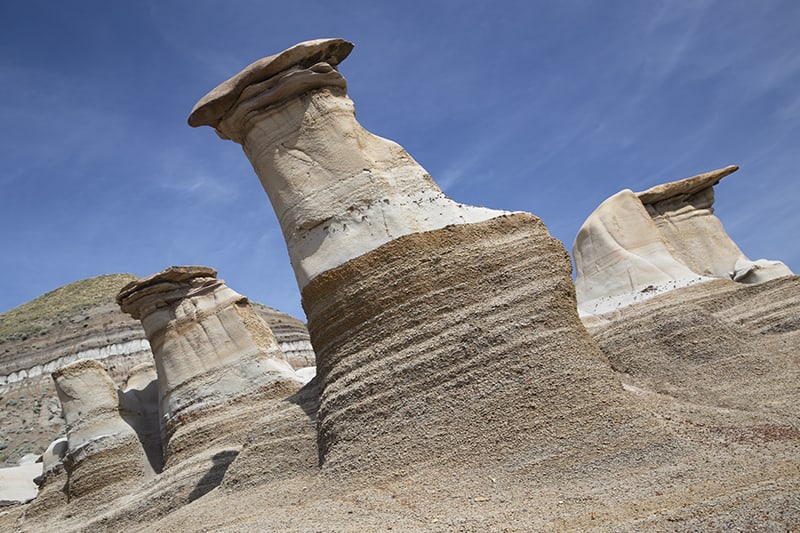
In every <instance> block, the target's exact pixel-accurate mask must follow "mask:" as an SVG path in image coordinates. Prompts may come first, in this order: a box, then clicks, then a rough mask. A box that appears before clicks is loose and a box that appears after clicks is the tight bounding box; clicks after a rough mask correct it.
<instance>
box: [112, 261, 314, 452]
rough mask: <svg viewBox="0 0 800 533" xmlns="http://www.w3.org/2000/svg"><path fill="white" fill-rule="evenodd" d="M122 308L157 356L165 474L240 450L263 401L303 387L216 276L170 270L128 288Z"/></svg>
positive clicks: (244, 304)
mask: <svg viewBox="0 0 800 533" xmlns="http://www.w3.org/2000/svg"><path fill="white" fill-rule="evenodd" d="M117 301H118V302H119V304H120V307H121V308H122V310H123V311H125V312H127V313H129V314H130V315H131V316H133V317H134V318H137V319H139V320H141V321H142V325H143V326H144V330H145V332H146V334H147V338H148V340H149V341H150V345H151V347H152V350H153V356H154V359H155V363H156V368H157V370H158V384H159V385H158V387H159V394H158V395H159V404H160V412H161V417H162V430H163V431H164V440H165V461H166V467H169V466H170V465H172V464H175V463H176V462H180V461H181V460H183V459H185V458H187V457H191V456H192V455H193V454H197V453H199V452H201V451H206V452H208V453H212V452H213V451H214V450H217V451H219V450H220V449H230V448H231V447H234V448H235V447H237V446H240V445H241V444H242V442H243V440H244V435H245V434H246V433H247V432H248V431H249V430H250V429H251V426H252V424H253V422H254V421H255V420H256V419H257V417H258V416H259V413H260V411H259V402H260V401H263V400H264V399H265V398H284V397H286V396H288V395H290V394H292V393H293V392H295V391H297V390H298V389H299V388H300V386H301V385H302V382H301V380H300V379H299V378H298V377H297V375H296V373H295V372H294V370H292V368H291V366H289V364H288V363H287V362H286V358H285V357H284V355H283V353H282V352H281V350H280V348H279V347H278V344H277V341H276V340H275V337H274V336H273V335H272V332H271V331H270V329H269V327H268V326H267V324H266V323H265V322H264V321H263V320H262V319H261V318H260V317H259V316H258V315H257V314H256V312H255V311H254V310H253V309H252V307H251V306H250V303H249V302H248V301H247V298H245V297H244V296H242V295H241V294H239V293H237V292H235V291H233V290H231V289H230V288H228V287H227V286H226V285H225V282H224V281H223V280H220V279H217V277H216V271H215V270H214V269H211V268H207V267H171V268H168V269H166V270H164V271H162V272H159V273H158V274H155V275H153V276H150V277H149V278H145V279H143V280H140V281H136V282H133V283H131V284H129V285H127V286H125V287H124V288H123V289H122V290H121V291H120V293H119V295H118V297H117ZM226 409H227V410H226ZM232 457H233V455H231V458H232Z"/></svg>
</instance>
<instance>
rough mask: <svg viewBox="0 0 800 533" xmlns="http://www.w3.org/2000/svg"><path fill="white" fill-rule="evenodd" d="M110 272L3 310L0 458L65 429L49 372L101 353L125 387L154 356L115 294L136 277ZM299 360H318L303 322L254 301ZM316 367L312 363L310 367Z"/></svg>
mask: <svg viewBox="0 0 800 533" xmlns="http://www.w3.org/2000/svg"><path fill="white" fill-rule="evenodd" d="M137 279H138V278H137V277H136V276H133V275H131V274H113V275H105V276H99V277H96V278H90V279H86V280H81V281H77V282H75V283H71V284H69V285H67V286H64V287H60V288H58V289H55V290H53V291H51V292H49V293H48V294H45V295H43V296H41V297H39V298H36V299H35V300H33V301H31V302H28V303H27V304H23V305H21V306H19V307H17V308H15V309H11V310H9V311H6V312H4V313H0V465H2V464H5V465H7V466H13V465H16V462H17V461H18V460H19V459H20V458H21V457H22V456H23V455H24V454H26V453H37V454H38V453H42V452H43V451H44V450H45V449H46V448H47V446H48V444H49V443H50V442H52V441H53V440H54V439H55V438H56V437H58V436H61V435H64V423H63V419H62V417H61V406H60V403H59V401H58V397H57V395H56V391H55V387H54V384H53V380H52V379H51V377H50V373H51V372H53V371H54V370H56V369H57V368H59V367H61V366H64V365H67V364H69V363H70V362H74V361H77V360H79V359H85V358H89V359H97V360H99V361H102V362H103V364H104V365H105V366H106V368H107V370H108V373H109V375H110V376H111V378H112V379H113V380H114V382H115V383H116V384H117V385H118V386H120V387H122V388H124V383H125V380H126V379H127V378H128V376H129V374H130V372H131V371H132V370H133V369H134V368H135V367H136V366H137V365H141V364H147V363H149V364H153V354H152V352H151V351H150V345H149V343H148V342H147V337H146V335H145V332H144V329H143V328H142V325H141V323H140V322H139V321H138V320H135V319H133V318H131V317H130V316H129V315H127V314H126V313H123V312H122V311H121V310H120V308H119V305H117V303H116V301H115V298H116V295H117V293H118V292H119V290H120V289H121V288H122V287H123V286H124V285H126V284H127V283H130V282H131V281H134V280H137ZM252 305H253V309H254V310H255V311H256V313H257V314H258V315H259V316H260V317H261V318H263V319H264V320H265V321H266V322H267V324H268V325H269V326H270V329H271V330H272V331H273V333H274V334H275V338H276V339H277V341H278V344H279V346H280V348H281V351H283V352H284V354H286V357H287V359H288V361H289V363H290V364H291V365H292V366H293V367H294V368H305V367H313V365H314V364H315V362H314V350H313V348H312V347H311V342H310V339H309V335H308V330H307V329H306V327H305V324H304V323H303V322H302V321H300V320H298V319H296V318H294V317H291V316H289V315H287V314H285V313H281V312H280V311H277V310H276V309H272V308H270V307H267V306H265V305H262V304H258V303H255V302H253V303H252ZM311 370H313V368H312V369H311Z"/></svg>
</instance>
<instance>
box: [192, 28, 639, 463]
mask: <svg viewBox="0 0 800 533" xmlns="http://www.w3.org/2000/svg"><path fill="white" fill-rule="evenodd" d="M351 47H352V45H350V44H349V43H347V42H345V41H342V40H340V39H328V40H320V41H309V42H306V43H301V44H299V45H296V46H294V47H292V48H289V49H288V50H286V51H284V52H282V53H280V54H277V55H274V56H271V57H268V58H265V59H262V60H259V61H257V62H255V63H253V64H252V65H250V66H249V67H247V68H245V69H244V70H243V71H242V72H241V73H239V74H238V75H236V76H234V77H233V78H231V79H230V80H228V81H226V82H224V83H223V84H221V85H220V86H219V87H217V88H216V89H214V90H213V91H212V92H211V93H209V94H208V95H207V96H206V97H204V98H203V99H201V100H200V102H198V104H197V105H196V106H195V108H194V110H193V112H192V115H191V116H190V118H189V123H190V124H191V125H193V126H198V125H210V126H212V127H214V128H215V129H216V130H217V133H218V134H219V135H220V136H221V137H223V138H227V139H232V140H234V141H236V142H239V143H241V144H242V146H243V148H244V151H245V153H246V154H247V156H248V158H249V159H250V161H251V163H252V165H253V168H254V169H255V171H256V173H257V174H258V176H259V179H260V180H261V183H262V185H263V186H264V189H265V190H266V191H267V194H268V195H269V197H270V200H271V202H272V205H273V208H274V209H275V213H276V215H277V217H278V220H279V222H280V224H281V227H282V229H283V233H284V237H285V239H286V244H287V248H288V250H289V255H290V258H291V260H292V265H293V267H294V271H295V275H296V277H297V280H298V284H299V286H300V289H301V292H302V297H303V306H304V309H305V310H306V314H307V316H308V320H309V331H310V333H311V338H312V343H313V344H314V348H315V351H316V353H317V381H318V385H319V387H320V405H319V411H318V413H317V415H318V428H319V433H318V444H319V448H320V458H321V460H322V462H323V465H324V468H325V470H326V471H327V472H330V473H334V472H336V473H344V472H355V471H364V470H384V471H390V470H393V469H396V468H402V467H405V466H407V465H410V464H417V465H418V464H420V463H426V462H440V463H449V464H452V463H451V462H452V461H455V462H457V463H458V462H460V463H465V462H470V461H475V462H485V463H491V462H492V461H507V460H509V457H512V456H516V457H517V459H519V458H520V457H528V458H531V457H533V455H535V454H539V453H557V452H558V450H563V449H564V448H565V442H567V441H562V440H560V439H564V438H567V439H569V438H570V437H575V438H574V440H572V441H570V442H573V443H575V445H578V443H580V445H584V444H585V445H590V444H587V443H592V442H595V441H596V439H598V438H600V437H599V436H600V435H604V437H603V438H608V439H610V440H611V441H614V440H615V439H618V438H621V436H623V435H624V434H625V433H626V432H627V431H629V429H630V428H631V427H633V426H635V425H636V423H635V422H634V421H633V416H632V413H631V412H630V411H628V410H626V408H624V407H622V401H621V387H620V385H619V383H618V382H617V381H616V380H615V379H614V377H613V376H612V373H611V371H610V369H609V368H608V366H607V364H606V363H605V361H604V359H603V357H602V355H601V354H600V353H599V350H598V349H597V347H596V346H595V345H594V343H593V342H592V341H591V339H590V338H589V337H588V335H587V334H586V332H585V330H584V329H583V326H582V325H581V323H580V321H579V319H578V315H577V312H576V311H575V299H574V288H573V285H572V281H571V279H570V270H571V268H570V262H569V257H568V255H567V253H566V251H565V250H564V248H563V246H561V244H560V243H558V241H556V240H555V239H553V238H552V237H551V236H550V235H549V233H548V232H547V229H546V228H545V226H544V224H542V223H541V221H540V220H539V219H538V218H536V217H534V216H532V215H529V214H525V213H518V214H510V213H507V212H503V211H495V210H491V209H486V208H482V207H473V206H466V205H461V204H458V203H456V202H454V201H452V200H450V199H449V198H447V197H445V196H444V194H443V193H442V191H441V190H440V189H439V187H438V186H436V184H435V183H434V182H433V180H432V179H431V178H430V176H429V175H428V174H427V172H426V171H425V170H424V169H423V168H422V167H421V166H419V165H418V164H417V163H416V162H415V161H414V160H413V159H412V158H411V156H409V155H408V153H406V151H405V150H403V149H402V147H400V146H399V145H397V144H396V143H394V142H392V141H388V140H386V139H382V138H380V137H377V136H375V135H373V134H371V133H369V132H368V131H366V130H364V129H363V128H362V127H361V125H360V124H359V123H358V122H357V121H356V119H355V114H354V107H353V103H352V101H351V100H350V99H349V98H347V95H346V90H345V83H344V79H343V78H342V77H341V75H340V74H339V73H338V71H337V65H338V64H339V62H340V61H341V60H343V59H344V58H345V57H346V55H347V54H348V53H349V52H350V49H351ZM511 419H513V422H509V420H511ZM556 434H557V435H558V436H555V435H556ZM579 435H580V436H579ZM568 447H569V446H566V448H568ZM522 461H523V462H524V461H525V459H523V460H522Z"/></svg>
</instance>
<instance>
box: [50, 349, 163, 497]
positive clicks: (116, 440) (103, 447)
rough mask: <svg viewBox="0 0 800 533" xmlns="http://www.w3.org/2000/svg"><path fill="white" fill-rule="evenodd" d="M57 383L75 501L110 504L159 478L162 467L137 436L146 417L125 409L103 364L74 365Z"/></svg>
mask: <svg viewBox="0 0 800 533" xmlns="http://www.w3.org/2000/svg"><path fill="white" fill-rule="evenodd" d="M53 380H54V381H55V384H56V391H57V392H58V397H59V400H60V401H61V409H62V412H63V415H64V420H65V422H66V426H67V453H66V455H65V457H64V459H63V461H64V466H65V467H66V472H67V495H68V498H69V499H70V500H72V499H76V498H84V497H87V496H88V497H90V498H91V499H93V500H94V499H97V500H99V501H101V502H105V501H108V500H111V499H113V498H114V497H115V496H117V495H119V494H122V493H124V492H125V491H129V490H131V487H132V486H135V485H138V484H139V483H140V482H141V481H142V480H143V479H145V478H147V477H152V476H153V475H154V474H155V472H156V470H158V469H159V468H160V464H158V463H156V464H151V462H150V457H148V455H147V454H146V453H145V450H144V448H143V443H142V441H141V439H140V437H139V435H138V434H137V431H136V427H137V426H139V427H140V426H141V425H142V422H140V420H139V419H140V418H141V413H140V412H137V411H129V410H127V409H125V407H124V406H121V405H120V391H119V389H118V388H117V386H116V385H115V384H114V381H113V380H112V379H111V377H110V376H109V375H108V373H107V372H106V369H105V367H104V366H103V365H102V364H101V363H99V362H98V361H95V360H92V359H82V360H80V361H76V362H74V363H70V364H69V365H67V366H65V367H62V368H60V369H58V370H57V371H55V372H54V373H53ZM84 505H87V504H86V503H84Z"/></svg>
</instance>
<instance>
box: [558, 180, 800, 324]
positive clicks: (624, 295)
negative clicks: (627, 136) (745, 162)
mask: <svg viewBox="0 0 800 533" xmlns="http://www.w3.org/2000/svg"><path fill="white" fill-rule="evenodd" d="M738 169H739V167H737V166H734V165H732V166H728V167H725V168H721V169H719V170H713V171H711V172H706V173H704V174H698V175H697V176H692V177H690V178H686V179H682V180H678V181H673V182H669V183H664V184H662V185H657V186H655V187H652V188H650V189H647V190H646V191H642V192H638V193H635V192H633V191H631V190H629V189H625V190H623V191H620V192H618V193H617V194H615V195H614V196H612V197H611V198H609V199H607V200H606V201H605V202H603V203H602V204H600V206H599V207H598V208H597V209H596V210H595V211H594V212H593V213H592V214H591V215H589V218H587V219H586V221H585V222H584V223H583V225H582V226H581V228H580V230H579V231H578V236H577V237H576V238H575V244H574V245H573V247H572V251H573V255H574V256H575V265H576V270H577V276H576V279H575V286H576V288H577V295H578V305H579V308H580V310H581V312H582V313H586V314H600V313H604V312H607V311H612V310H615V309H619V308H620V307H623V306H625V305H628V304H630V303H633V302H636V301H640V300H642V299H646V298H647V297H649V296H654V295H656V294H660V293H662V292H664V291H667V290H672V289H676V288H680V287H685V286H687V285H692V284H694V283H697V282H702V281H709V280H711V279H715V278H723V279H733V280H734V281H740V282H742V283H759V282H763V281H767V280H770V279H774V278H778V277H781V276H788V275H791V274H792V271H791V270H789V268H788V267H787V266H786V265H785V264H783V263H781V262H780V261H768V260H765V259H759V260H757V261H751V260H750V259H749V258H748V257H747V256H745V255H744V253H742V251H741V250H740V249H739V247H738V246H737V245H736V243H735V242H733V240H732V239H731V238H730V236H728V234H727V233H726V232H725V229H724V228H723V227H722V222H720V220H719V218H717V217H716V216H714V209H713V207H712V206H713V204H714V186H715V185H717V184H718V183H719V181H720V180H721V179H722V178H724V177H725V176H728V175H730V174H732V173H733V172H735V171H737V170H738Z"/></svg>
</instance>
